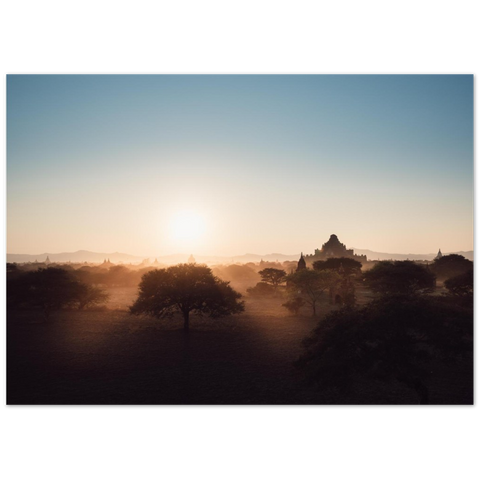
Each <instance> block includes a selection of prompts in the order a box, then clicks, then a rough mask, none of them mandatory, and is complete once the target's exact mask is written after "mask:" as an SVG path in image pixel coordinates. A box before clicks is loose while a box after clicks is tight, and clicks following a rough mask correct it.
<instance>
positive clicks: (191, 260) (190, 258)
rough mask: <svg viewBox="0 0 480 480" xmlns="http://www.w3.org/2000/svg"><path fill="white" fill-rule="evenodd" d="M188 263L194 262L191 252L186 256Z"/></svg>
mask: <svg viewBox="0 0 480 480" xmlns="http://www.w3.org/2000/svg"><path fill="white" fill-rule="evenodd" d="M188 263H196V262H195V258H194V256H193V255H192V254H190V256H189V257H188Z"/></svg>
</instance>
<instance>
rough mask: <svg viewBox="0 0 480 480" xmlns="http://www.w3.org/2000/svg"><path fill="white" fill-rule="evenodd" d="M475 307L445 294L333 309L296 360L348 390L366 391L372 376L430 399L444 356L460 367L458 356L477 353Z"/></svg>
mask: <svg viewBox="0 0 480 480" xmlns="http://www.w3.org/2000/svg"><path fill="white" fill-rule="evenodd" d="M472 307H473V305H472V302H470V306H468V307H466V306H465V305H464V304H463V303H462V304H456V303H453V302H452V301H451V300H450V299H448V298H443V297H428V296H424V297H421V296H413V297H408V296H402V297H385V296H384V297H381V298H380V299H379V300H376V301H373V302H371V303H369V304H368V305H366V306H365V307H362V308H357V309H352V308H350V309H344V310H338V311H333V312H331V313H330V314H328V315H327V316H326V318H325V319H324V320H323V321H322V322H320V323H319V324H318V326H317V328H316V329H315V330H314V332H313V333H312V335H311V336H310V337H309V338H308V339H306V340H305V341H304V345H305V347H306V349H305V352H304V354H303V355H302V356H301V357H300V359H299V360H298V361H297V362H296V366H297V367H298V368H299V369H300V370H302V371H303V373H304V374H305V376H306V379H307V380H308V381H309V382H311V383H313V384H316V385H317V386H319V387H321V388H324V389H325V388H329V387H334V388H336V389H338V390H339V391H340V392H344V393H346V392H348V391H350V390H351V389H352V388H353V387H354V385H355V384H356V385H357V387H358V388H359V391H360V392H361V391H362V390H363V386H362V385H365V384H366V383H368V382H369V381H371V380H375V381H383V382H385V383H387V384H390V383H391V382H395V381H396V382H400V383H402V384H404V385H405V386H406V387H408V388H410V389H412V390H413V391H414V392H416V394H417V395H418V401H419V402H420V403H429V386H430V384H431V382H430V379H431V377H432V372H433V370H435V369H438V368H440V365H441V363H443V362H444V361H445V362H447V365H449V368H455V361H457V360H460V359H461V358H464V359H466V360H468V359H471V358H472V355H473V308H472ZM468 361H470V360H468ZM439 362H440V364H439ZM463 365H465V364H463ZM457 368H458V367H457ZM460 373H461V372H460ZM398 403H401V401H399V402H398Z"/></svg>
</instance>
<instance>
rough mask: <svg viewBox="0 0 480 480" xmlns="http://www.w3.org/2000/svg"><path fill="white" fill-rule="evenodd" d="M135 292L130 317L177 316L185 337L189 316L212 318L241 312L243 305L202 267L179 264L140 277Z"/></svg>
mask: <svg viewBox="0 0 480 480" xmlns="http://www.w3.org/2000/svg"><path fill="white" fill-rule="evenodd" d="M139 290H140V291H139V295H138V298H137V300H136V301H135V303H134V304H133V305H132V306H131V307H130V312H131V313H132V314H134V315H140V314H147V315H151V316H153V317H157V318H165V317H171V316H172V315H173V314H174V313H176V312H180V313H181V314H182V316H183V320H184V331H185V333H188V330H189V321H190V313H192V312H193V313H196V314H197V315H208V316H209V317H212V318H216V317H221V316H226V315H231V314H234V313H240V312H243V310H244V303H243V302H241V301H239V300H240V298H241V297H242V296H241V294H240V293H238V292H236V291H235V290H234V289H233V288H232V287H231V286H230V285H229V283H228V282H224V281H222V280H220V279H219V278H217V277H215V276H214V275H213V273H212V271H211V270H210V268H208V267H207V266H205V265H197V264H180V265H175V266H173V267H169V268H164V269H159V270H152V271H150V272H147V273H146V274H145V275H144V276H143V277H142V280H141V282H140V286H139Z"/></svg>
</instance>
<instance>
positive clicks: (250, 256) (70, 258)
mask: <svg viewBox="0 0 480 480" xmlns="http://www.w3.org/2000/svg"><path fill="white" fill-rule="evenodd" d="M354 251H355V253H356V254H358V255H366V256H367V258H368V260H433V259H434V258H435V257H436V255H437V254H436V253H426V254H417V253H409V254H403V253H382V252H373V251H372V250H362V249H356V248H355V249H354ZM449 253H456V254H458V255H463V256H464V257H465V258H468V259H469V260H473V251H472V250H470V251H468V252H448V253H444V255H448V254H449ZM189 256H190V254H173V255H164V256H158V257H156V258H157V260H158V262H159V263H162V264H168V265H169V264H175V263H181V262H186V261H187V259H188V257H189ZM47 257H48V258H49V259H50V261H51V262H57V263H65V262H72V263H79V262H88V263H102V262H103V261H104V260H105V259H109V260H110V262H112V263H125V264H129V263H132V264H138V263H141V262H142V261H144V260H146V259H147V257H139V256H136V255H129V254H128V253H119V252H114V253H98V252H90V251H88V250H79V251H77V252H65V253H41V254H38V255H28V254H22V253H7V262H8V263H27V262H35V261H37V262H40V263H41V262H44V261H45V260H46V258H47ZM299 257H300V253H296V254H293V255H285V254H283V253H269V254H266V255H258V254H255V253H246V254H244V255H236V256H232V257H227V256H205V255H198V256H195V259H196V261H197V262H200V263H208V264H214V263H248V262H254V263H258V262H260V260H264V261H267V262H275V261H277V260H278V261H279V262H280V263H281V262H285V261H287V260H298V258H299ZM149 260H150V261H154V260H155V257H149Z"/></svg>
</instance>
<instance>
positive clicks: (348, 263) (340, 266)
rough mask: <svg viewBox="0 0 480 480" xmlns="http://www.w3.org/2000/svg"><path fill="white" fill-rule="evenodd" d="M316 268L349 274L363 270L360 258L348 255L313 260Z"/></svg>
mask: <svg viewBox="0 0 480 480" xmlns="http://www.w3.org/2000/svg"><path fill="white" fill-rule="evenodd" d="M313 269H314V270H319V271H321V270H335V271H336V272H341V271H342V270H343V272H344V273H345V274H347V275H353V274H359V273H360V272H361V270H362V263H361V262H359V261H358V260H355V259H353V258H348V257H340V258H337V257H335V258H328V259H327V260H317V261H316V262H313Z"/></svg>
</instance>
